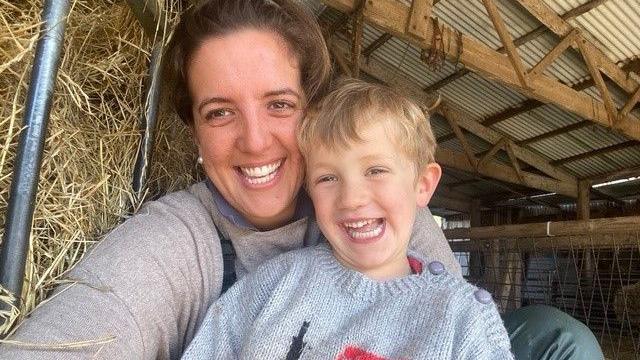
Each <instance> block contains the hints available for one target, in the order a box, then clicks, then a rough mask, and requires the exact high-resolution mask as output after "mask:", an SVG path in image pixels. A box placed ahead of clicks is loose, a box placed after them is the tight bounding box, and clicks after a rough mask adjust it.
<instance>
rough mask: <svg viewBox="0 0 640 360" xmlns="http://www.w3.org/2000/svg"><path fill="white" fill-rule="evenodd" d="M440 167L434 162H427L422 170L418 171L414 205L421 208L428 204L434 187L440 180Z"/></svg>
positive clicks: (434, 189)
mask: <svg viewBox="0 0 640 360" xmlns="http://www.w3.org/2000/svg"><path fill="white" fill-rule="evenodd" d="M440 176H442V169H441V168H440V165H438V164H437V163H435V162H432V163H428V164H427V165H425V166H424V167H423V168H422V170H420V171H418V174H417V184H416V192H417V196H416V205H417V206H419V207H421V208H423V207H425V206H427V204H429V201H430V200H431V197H432V196H433V193H434V192H435V191H436V187H437V186H438V183H439V182H440Z"/></svg>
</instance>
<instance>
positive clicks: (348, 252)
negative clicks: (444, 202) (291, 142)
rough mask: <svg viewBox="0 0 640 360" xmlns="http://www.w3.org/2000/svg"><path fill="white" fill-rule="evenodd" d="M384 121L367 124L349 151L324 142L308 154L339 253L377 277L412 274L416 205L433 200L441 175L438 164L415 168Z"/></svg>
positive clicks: (312, 186) (326, 229)
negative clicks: (410, 246) (411, 242)
mask: <svg viewBox="0 0 640 360" xmlns="http://www.w3.org/2000/svg"><path fill="white" fill-rule="evenodd" d="M391 121H392V120H391ZM385 125H386V124H385V123H384V122H382V123H380V122H378V123H377V124H373V125H371V126H369V127H367V128H365V129H362V131H359V135H360V136H361V138H362V139H363V142H351V143H349V145H348V148H347V149H346V150H345V149H335V150H330V149H328V148H326V147H325V146H322V145H319V146H317V147H315V148H314V149H313V150H312V151H311V154H309V156H308V158H307V184H308V190H309V194H310V196H311V198H312V200H313V204H314V207H315V210H316V218H317V220H318V224H319V226H320V229H321V230H322V232H323V233H324V235H325V236H326V237H327V239H328V240H329V242H330V243H331V246H332V248H333V251H334V254H335V256H336V258H337V259H338V261H340V263H342V264H343V265H345V266H347V267H350V268H352V269H355V270H357V271H360V272H362V273H364V274H365V275H367V276H369V277H370V278H373V279H377V280H385V279H390V278H394V277H398V276H403V275H406V274H409V271H410V270H409V264H408V261H407V245H408V242H409V238H410V236H411V230H412V226H413V222H414V218H415V213H416V207H417V206H425V205H426V204H427V203H428V202H429V199H430V198H431V195H432V194H433V190H435V187H436V185H437V183H438V180H439V179H440V167H439V166H438V165H437V164H435V163H433V164H429V165H427V167H426V168H425V169H421V170H420V171H419V172H418V173H416V169H415V165H414V163H413V162H412V161H411V160H410V159H408V158H407V157H406V155H405V154H404V153H403V152H402V151H401V150H400V149H399V148H398V146H397V145H396V144H395V143H394V142H393V141H392V140H391V139H390V136H393V135H392V134H389V135H387V133H388V132H389V131H388V129H389V128H390V127H389V126H385Z"/></svg>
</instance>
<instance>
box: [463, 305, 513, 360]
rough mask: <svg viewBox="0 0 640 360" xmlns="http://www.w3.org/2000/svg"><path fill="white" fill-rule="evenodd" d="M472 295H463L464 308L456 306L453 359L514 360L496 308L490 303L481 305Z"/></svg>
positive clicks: (505, 331)
mask: <svg viewBox="0 0 640 360" xmlns="http://www.w3.org/2000/svg"><path fill="white" fill-rule="evenodd" d="M473 296H474V295H471V294H468V293H466V294H464V295H460V294H459V295H458V297H464V298H467V299H469V300H470V301H467V302H466V307H465V306H463V307H459V308H458V309H457V310H456V312H457V313H458V314H459V315H458V317H459V318H458V319H457V322H456V334H457V336H456V338H457V339H458V340H459V341H458V342H457V346H456V345H454V349H453V351H454V352H453V355H454V356H453V358H454V359H468V360H503V359H505V360H513V359H514V356H513V354H512V353H511V342H510V341H509V335H508V334H507V330H506V329H505V327H504V324H503V322H502V318H501V317H500V314H499V313H498V308H497V306H496V305H495V304H494V303H493V302H490V303H488V304H483V303H481V302H479V301H477V300H475V299H473V300H471V299H470V298H472V297H473Z"/></svg>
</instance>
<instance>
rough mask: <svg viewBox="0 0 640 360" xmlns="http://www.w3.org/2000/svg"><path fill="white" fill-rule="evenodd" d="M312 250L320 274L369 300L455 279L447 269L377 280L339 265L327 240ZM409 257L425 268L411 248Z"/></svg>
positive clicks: (427, 287) (372, 300)
mask: <svg viewBox="0 0 640 360" xmlns="http://www.w3.org/2000/svg"><path fill="white" fill-rule="evenodd" d="M325 241H326V240H325ZM312 251H315V252H317V253H316V254H315V256H314V258H315V259H316V260H315V261H316V264H317V265H318V266H316V267H315V268H316V269H318V273H316V275H317V276H322V277H324V276H326V277H328V278H329V279H330V283H332V284H334V286H336V287H337V288H339V289H342V290H343V291H344V292H345V293H346V294H349V295H350V296H353V297H355V298H359V299H362V300H365V301H368V302H375V301H377V300H379V299H383V298H387V297H396V296H398V295H400V294H406V293H409V292H414V291H424V290H425V289H429V288H432V287H433V286H437V284H450V283H452V282H455V281H456V279H455V277H454V276H451V275H448V274H447V273H446V272H445V274H441V275H433V274H431V273H430V272H429V271H422V272H421V273H420V274H411V275H407V276H403V277H399V278H395V279H390V280H386V281H377V280H373V279H371V278H369V277H367V276H366V275H364V274H362V273H361V272H358V271H356V270H353V269H349V268H347V267H345V266H343V265H342V264H340V263H339V262H338V260H337V259H336V257H335V256H334V255H333V253H332V251H331V247H330V246H329V244H327V243H326V242H325V243H322V244H320V245H318V246H316V247H314V250H312ZM408 256H409V257H410V258H413V259H415V261H418V262H420V263H421V264H422V265H423V268H425V267H426V262H425V260H424V258H423V257H422V256H420V255H419V254H417V253H416V252H414V251H409V252H408Z"/></svg>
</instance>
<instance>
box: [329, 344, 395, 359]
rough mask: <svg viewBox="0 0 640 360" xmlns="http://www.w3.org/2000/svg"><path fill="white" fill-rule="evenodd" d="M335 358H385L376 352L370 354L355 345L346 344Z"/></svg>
mask: <svg viewBox="0 0 640 360" xmlns="http://www.w3.org/2000/svg"><path fill="white" fill-rule="evenodd" d="M336 360H387V359H385V358H383V357H380V356H378V355H376V354H372V353H370V352H367V351H365V350H362V349H360V348H359V347H357V346H353V345H350V346H347V347H346V348H345V349H344V351H343V352H342V353H341V354H339V355H338V357H336Z"/></svg>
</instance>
